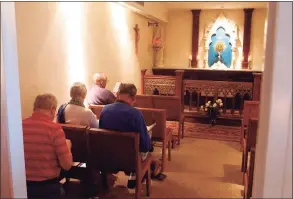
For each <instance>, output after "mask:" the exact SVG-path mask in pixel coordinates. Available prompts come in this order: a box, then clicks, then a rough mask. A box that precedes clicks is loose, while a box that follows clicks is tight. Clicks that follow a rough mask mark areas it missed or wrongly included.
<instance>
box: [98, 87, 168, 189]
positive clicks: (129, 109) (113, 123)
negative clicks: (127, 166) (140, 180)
mask: <svg viewBox="0 0 293 199" xmlns="http://www.w3.org/2000/svg"><path fill="white" fill-rule="evenodd" d="M136 93H137V89H136V87H135V85H134V84H124V83H122V84H121V85H120V87H119V90H118V92H117V100H116V102H115V103H113V104H109V105H106V106H104V108H103V110H102V112H101V115H100V120H99V128H102V129H108V130H114V131H120V132H138V133H139V136H140V139H139V140H140V143H139V149H140V152H141V153H142V157H143V158H146V157H147V154H148V153H149V152H152V151H153V146H152V142H151V138H150V136H149V134H148V131H147V126H146V123H145V120H144V118H143V115H142V113H141V112H140V111H139V110H138V109H136V108H134V107H133V105H134V103H135V99H136ZM158 165H159V164H158V162H156V161H155V165H152V170H153V171H156V172H154V173H153V176H154V178H156V177H158V176H159V177H160V178H162V177H163V178H165V177H166V176H165V175H164V174H160V173H159V172H158V167H160V166H158ZM156 166H158V167H156ZM155 173H157V174H155ZM160 178H157V179H159V180H163V179H160ZM134 179H135V178H134V174H131V175H130V178H129V181H128V188H134V187H135V181H134Z"/></svg>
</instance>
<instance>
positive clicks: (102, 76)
mask: <svg viewBox="0 0 293 199" xmlns="http://www.w3.org/2000/svg"><path fill="white" fill-rule="evenodd" d="M93 81H94V83H95V84H100V83H101V82H107V77H106V75H105V74H104V73H95V74H94V75H93Z"/></svg>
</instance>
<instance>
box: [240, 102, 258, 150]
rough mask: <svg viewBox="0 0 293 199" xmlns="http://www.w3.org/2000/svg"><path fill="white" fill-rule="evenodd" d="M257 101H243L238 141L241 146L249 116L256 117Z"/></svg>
mask: <svg viewBox="0 0 293 199" xmlns="http://www.w3.org/2000/svg"><path fill="white" fill-rule="evenodd" d="M258 116H259V101H244V110H243V119H242V120H241V134H240V135H241V136H240V143H241V147H242V148H243V139H245V136H246V132H247V126H248V122H249V119H250V118H258Z"/></svg>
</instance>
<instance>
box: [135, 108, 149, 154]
mask: <svg viewBox="0 0 293 199" xmlns="http://www.w3.org/2000/svg"><path fill="white" fill-rule="evenodd" d="M135 125H136V126H137V130H138V132H139V136H140V137H139V145H140V146H139V148H140V152H149V151H151V150H152V142H151V139H150V136H149V134H148V131H147V127H146V123H145V121H144V118H143V115H142V113H141V112H140V111H138V115H137V117H136V124H135Z"/></svg>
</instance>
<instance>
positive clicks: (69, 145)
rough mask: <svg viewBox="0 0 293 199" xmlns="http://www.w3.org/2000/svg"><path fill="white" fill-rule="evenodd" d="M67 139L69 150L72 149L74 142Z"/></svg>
mask: <svg viewBox="0 0 293 199" xmlns="http://www.w3.org/2000/svg"><path fill="white" fill-rule="evenodd" d="M65 141H66V145H67V147H68V148H69V150H71V147H72V143H71V141H70V140H68V139H66V140H65Z"/></svg>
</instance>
